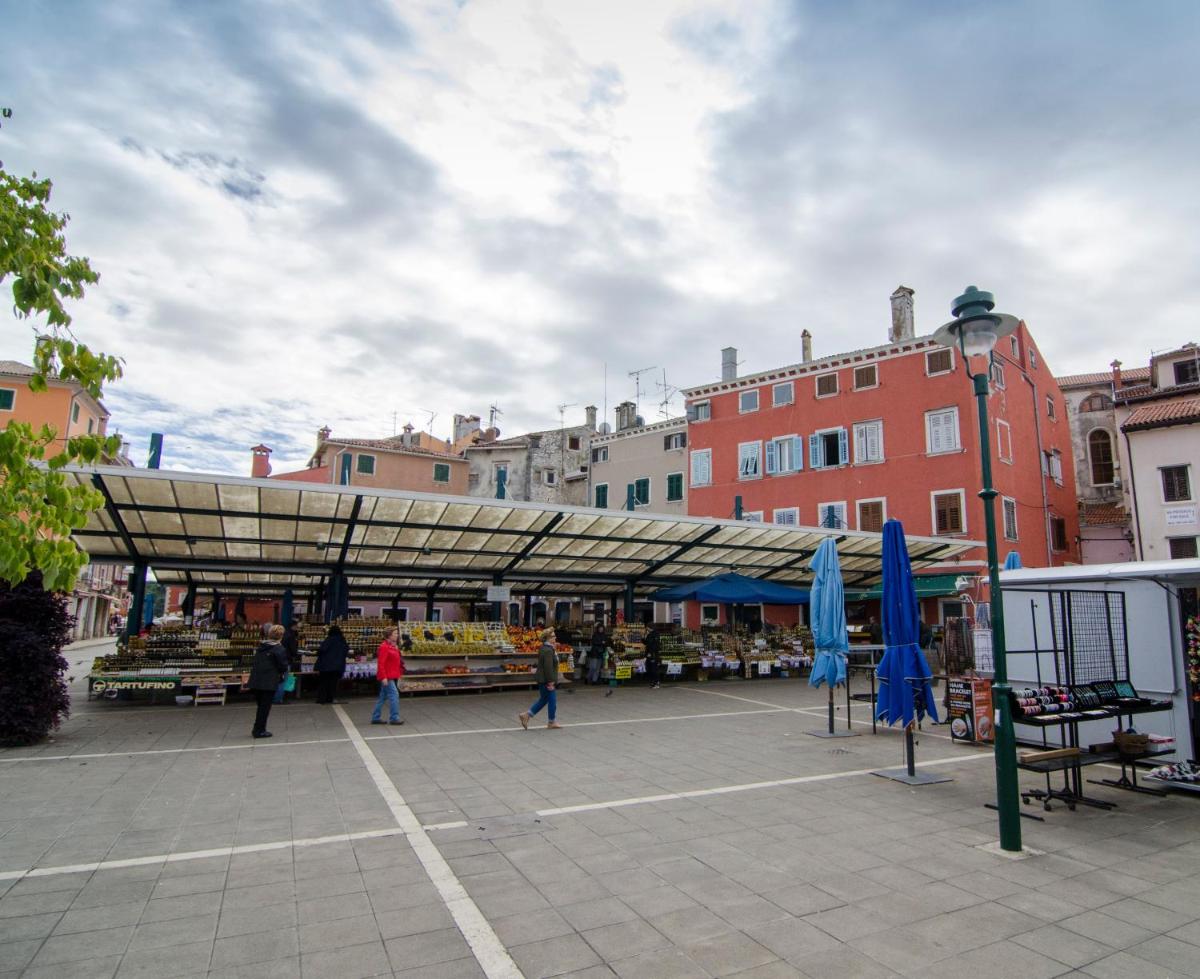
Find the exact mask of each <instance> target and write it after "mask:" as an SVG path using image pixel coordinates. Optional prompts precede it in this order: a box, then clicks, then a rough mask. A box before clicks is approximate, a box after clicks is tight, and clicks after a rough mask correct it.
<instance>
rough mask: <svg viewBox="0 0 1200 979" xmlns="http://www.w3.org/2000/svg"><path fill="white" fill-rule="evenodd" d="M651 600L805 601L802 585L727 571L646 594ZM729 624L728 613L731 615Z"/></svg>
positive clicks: (805, 602) (744, 603)
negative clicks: (793, 586) (790, 584)
mask: <svg viewBox="0 0 1200 979" xmlns="http://www.w3.org/2000/svg"><path fill="white" fill-rule="evenodd" d="M650 600H651V601H654V602H713V603H718V604H723V605H807V604H808V601H809V593H808V591H807V589H804V588H789V587H788V586H787V585H777V584H775V583H774V582H773V581H764V580H763V579H761V578H751V577H748V576H747V575H744V574H737V573H735V572H732V571H730V572H728V573H726V574H719V575H717V576H716V577H714V578H708V579H706V580H704V581H694V582H691V583H689V584H686V585H676V586H675V587H674V588H663V589H661V590H660V591H656V592H655V593H654V594H653V595H651V596H650ZM731 624H732V617H731Z"/></svg>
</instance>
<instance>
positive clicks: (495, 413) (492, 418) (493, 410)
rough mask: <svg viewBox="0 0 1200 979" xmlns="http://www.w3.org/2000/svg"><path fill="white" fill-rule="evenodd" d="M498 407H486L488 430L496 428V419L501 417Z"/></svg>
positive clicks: (501, 413) (501, 412)
mask: <svg viewBox="0 0 1200 979" xmlns="http://www.w3.org/2000/svg"><path fill="white" fill-rule="evenodd" d="M503 414H504V412H503V411H501V410H500V406H499V405H490V406H489V407H488V428H495V427H496V419H497V418H499V417H500V416H501V415H503Z"/></svg>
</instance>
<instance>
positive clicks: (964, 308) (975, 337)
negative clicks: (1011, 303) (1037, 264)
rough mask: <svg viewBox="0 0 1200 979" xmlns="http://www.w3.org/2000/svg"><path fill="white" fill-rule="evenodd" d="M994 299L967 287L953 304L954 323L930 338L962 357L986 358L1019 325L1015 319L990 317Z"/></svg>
mask: <svg viewBox="0 0 1200 979" xmlns="http://www.w3.org/2000/svg"><path fill="white" fill-rule="evenodd" d="M995 307H996V299H995V297H994V296H993V295H992V294H991V293H990V292H984V291H983V290H982V289H977V288H976V287H975V286H967V288H966V290H965V291H964V292H963V294H962V295H961V296H959V297H958V298H957V299H955V300H954V305H953V307H951V310H950V311H951V312H952V313H953V314H954V317H955V318H954V319H953V320H951V321H950V322H949V323H946V324H944V325H943V326H941V327H940V328H939V329H938V330H937V332H936V333H934V335H933V338H934V339H935V340H936V341H937V342H938V343H940V344H941V345H942V346H943V347H957V348H958V349H959V351H961V353H962V355H963V356H964V357H968V358H970V357H986V356H988V355H989V354H990V353H991V352H992V348H993V347H995V346H996V341H997V340H999V339H1000V338H1001V337H1005V336H1008V335H1009V334H1010V333H1012V332H1013V331H1014V330H1015V329H1016V328H1017V327H1018V326H1019V325H1020V321H1019V320H1018V319H1017V318H1016V317H1015V316H1009V315H1007V314H1006V313H994V312H992V310H993V309H995Z"/></svg>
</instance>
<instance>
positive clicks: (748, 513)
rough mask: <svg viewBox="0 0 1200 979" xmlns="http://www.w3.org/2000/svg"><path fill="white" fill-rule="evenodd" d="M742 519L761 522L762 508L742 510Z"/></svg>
mask: <svg viewBox="0 0 1200 979" xmlns="http://www.w3.org/2000/svg"><path fill="white" fill-rule="evenodd" d="M742 521H743V522H744V523H762V522H763V512H762V510H743V511H742Z"/></svg>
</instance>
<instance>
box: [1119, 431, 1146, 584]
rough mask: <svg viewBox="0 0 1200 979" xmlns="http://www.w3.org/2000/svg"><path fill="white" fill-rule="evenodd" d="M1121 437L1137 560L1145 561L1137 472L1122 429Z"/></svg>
mask: <svg viewBox="0 0 1200 979" xmlns="http://www.w3.org/2000/svg"><path fill="white" fill-rule="evenodd" d="M1121 437H1122V438H1124V439H1125V455H1126V456H1128V457H1129V493H1130V495H1131V496H1132V497H1133V530H1134V536H1135V538H1136V540H1137V559H1138V560H1139V561H1145V560H1146V555H1145V554H1144V553H1143V552H1142V521H1141V520H1140V519H1139V515H1138V501H1137V470H1136V469H1134V468H1133V446H1132V445H1130V443H1129V433H1128V432H1126V431H1125V430H1124V429H1122V430H1121Z"/></svg>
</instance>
